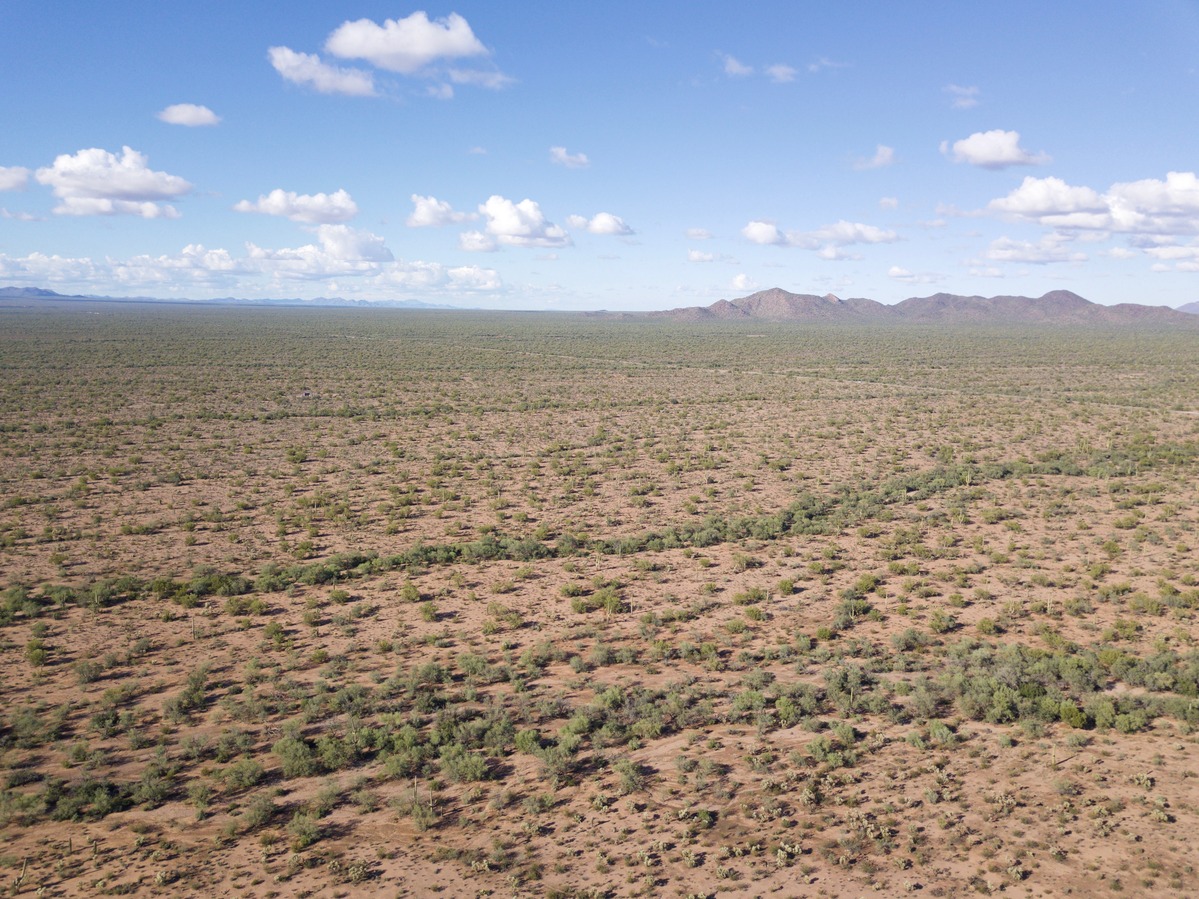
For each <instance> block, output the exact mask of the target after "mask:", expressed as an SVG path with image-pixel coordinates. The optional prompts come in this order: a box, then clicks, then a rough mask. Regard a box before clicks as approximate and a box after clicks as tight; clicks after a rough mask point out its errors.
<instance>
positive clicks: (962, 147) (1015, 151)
mask: <svg viewBox="0 0 1199 899" xmlns="http://www.w3.org/2000/svg"><path fill="white" fill-rule="evenodd" d="M941 152H942V153H944V154H945V155H946V156H948V157H949V158H950V159H952V160H953V161H954V162H968V163H970V165H977V166H980V167H981V168H984V169H1006V168H1008V167H1009V166H1013V165H1044V164H1045V163H1047V162H1051V161H1052V160H1051V159H1050V157H1049V156H1048V155H1046V154H1045V153H1030V152H1029V151H1028V150H1025V149H1024V148H1023V147H1021V146H1020V132H1018V131H1001V130H999V129H996V130H994V131H977V132H975V133H974V134H971V135H970V136H969V137H964V138H962V139H961V140H959V141H954V142H953V145H952V146H951V145H950V143H949V141H941Z"/></svg>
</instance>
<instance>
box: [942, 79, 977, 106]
mask: <svg viewBox="0 0 1199 899" xmlns="http://www.w3.org/2000/svg"><path fill="white" fill-rule="evenodd" d="M945 93H947V94H949V96H950V97H951V100H950V105H951V106H952V107H953V108H954V109H973V108H974V107H975V106H977V105H978V88H977V87H974V86H970V87H963V86H961V85H958V84H947V85H945Z"/></svg>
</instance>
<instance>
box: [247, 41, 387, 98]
mask: <svg viewBox="0 0 1199 899" xmlns="http://www.w3.org/2000/svg"><path fill="white" fill-rule="evenodd" d="M267 57H268V58H269V59H270V61H271V65H272V66H274V68H275V71H276V72H278V73H279V74H280V75H282V76H283V77H284V78H285V79H286V80H287V81H290V82H292V83H293V84H300V85H304V86H305V87H311V88H312V89H313V90H315V91H317V92H318V93H322V94H344V95H345V96H348V97H373V96H375V79H374V76H373V75H371V73H370V72H364V71H363V70H362V69H344V68H341V67H340V66H334V65H330V64H329V63H327V62H324V61H322V60H321V58H320V57H319V56H317V55H316V54H315V53H298V52H297V51H295V50H292V49H291V48H290V47H271V48H270V49H269V50H268V51H267Z"/></svg>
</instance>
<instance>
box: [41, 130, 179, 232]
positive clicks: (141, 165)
mask: <svg viewBox="0 0 1199 899" xmlns="http://www.w3.org/2000/svg"><path fill="white" fill-rule="evenodd" d="M35 177H36V178H37V181H38V183H39V184H44V185H46V186H47V187H50V188H52V189H53V191H54V196H56V197H58V199H59V200H60V201H61V202H60V203H59V204H58V205H57V206H55V207H54V212H56V213H57V214H59V215H138V216H141V217H143V218H177V217H178V215H179V212H178V211H177V210H176V209H175V208H174V207H173V206H169V205H165V204H160V203H159V202H158V201H160V200H165V199H170V198H173V197H179V196H182V195H183V194H186V193H188V192H189V191H190V190H191V189H192V186H191V184H189V183H188V182H187V181H185V180H184V179H183V178H180V177H179V176H178V175H169V174H167V173H166V172H155V171H153V170H152V169H150V168H149V167H148V166H147V165H146V157H145V156H143V155H142V154H141V153H138V152H137V151H136V150H133V149H131V148H130V147H124V148H123V149H122V154H121V156H120V157H118V156H116V155H114V154H112V153H109V152H108V151H107V150H101V149H98V148H95V147H92V148H90V149H87V150H80V151H79V152H78V153H75V154H74V155H68V154H65V153H64V154H63V155H61V156H58V157H56V158H55V160H54V164H53V165H51V166H46V167H43V168H40V169H38V170H37V172H36V174H35Z"/></svg>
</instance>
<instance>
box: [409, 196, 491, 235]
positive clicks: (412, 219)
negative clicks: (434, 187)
mask: <svg viewBox="0 0 1199 899" xmlns="http://www.w3.org/2000/svg"><path fill="white" fill-rule="evenodd" d="M412 206H413V209H412V214H411V215H410V216H408V219H407V222H406V224H407V225H408V227H409V228H437V227H440V226H442V225H453V224H458V223H460V222H466V221H470V220H471V219H476V218H478V215H477V214H475V213H473V212H455V211H454V207H453V206H451V205H450V204H449V203H447V202H446V201H445V200H439V199H437V198H436V197H422V196H421V195H420V194H413V195H412Z"/></svg>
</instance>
